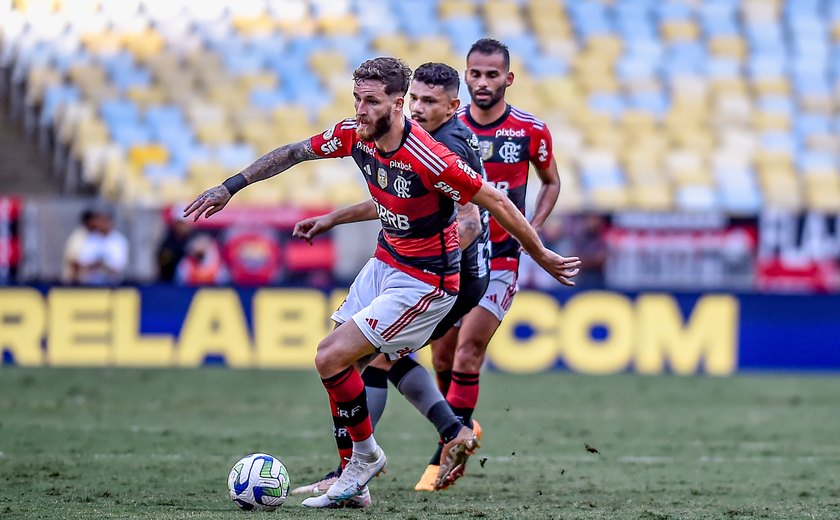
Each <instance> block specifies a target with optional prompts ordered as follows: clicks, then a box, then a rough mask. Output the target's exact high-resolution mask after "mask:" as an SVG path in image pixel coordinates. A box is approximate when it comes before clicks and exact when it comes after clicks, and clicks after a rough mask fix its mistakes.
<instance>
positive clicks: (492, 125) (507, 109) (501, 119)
mask: <svg viewBox="0 0 840 520" xmlns="http://www.w3.org/2000/svg"><path fill="white" fill-rule="evenodd" d="M471 106H472V103H470V104H469V105H467V110H466V112H465V114H466V116H467V121H469V122H470V126H472V127H473V128H477V129H479V130H487V129H489V128H495V127H497V126H499V125H500V124H502V123H503V122H504V121H505V119H507V116H508V115H509V114H510V105H508V104H507V103H505V111H504V113H503V114H502V115H501V117H499V119H497V120H495V121H493V122H492V123H488V124H486V125H480V124H478V123H476V122H475V119H473V118H472V114H470V107H471Z"/></svg>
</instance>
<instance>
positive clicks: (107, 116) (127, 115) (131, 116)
mask: <svg viewBox="0 0 840 520" xmlns="http://www.w3.org/2000/svg"><path fill="white" fill-rule="evenodd" d="M99 111H100V113H101V114H102V119H104V120H105V123H106V124H107V125H108V127H109V128H114V127H118V126H122V125H132V124H135V125H136V124H138V121H139V120H140V111H139V110H138V108H137V105H135V104H134V103H133V102H131V101H129V100H127V99H117V100H113V101H105V102H103V103H102V105H100V107H99Z"/></svg>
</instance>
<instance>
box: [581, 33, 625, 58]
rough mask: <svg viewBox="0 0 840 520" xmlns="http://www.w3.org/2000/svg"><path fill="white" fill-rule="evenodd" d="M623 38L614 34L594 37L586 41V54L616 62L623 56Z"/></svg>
mask: <svg viewBox="0 0 840 520" xmlns="http://www.w3.org/2000/svg"><path fill="white" fill-rule="evenodd" d="M621 48H622V43H621V38H619V37H618V36H616V35H614V34H601V35H597V36H592V37H591V38H589V39H588V40H587V41H586V52H588V53H590V54H592V55H594V56H598V57H603V58H604V59H605V60H607V61H609V62H613V61H615V59H616V58H618V56H620V55H621Z"/></svg>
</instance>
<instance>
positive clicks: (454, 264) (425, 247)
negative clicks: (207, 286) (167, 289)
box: [184, 57, 580, 507]
mask: <svg viewBox="0 0 840 520" xmlns="http://www.w3.org/2000/svg"><path fill="white" fill-rule="evenodd" d="M410 76H411V70H410V69H409V68H408V67H407V66H406V65H405V63H404V62H402V61H401V60H398V59H395V58H386V57H383V58H376V59H374V60H369V61H366V62H365V63H363V64H362V65H361V66H360V67H359V68H358V69H356V70H355V71H354V73H353V79H354V88H353V96H354V98H355V108H356V117H355V119H345V120H344V121H341V122H339V123H337V124H336V125H335V126H334V127H332V128H330V129H328V130H327V131H326V132H324V133H323V134H319V135H316V136H313V137H312V138H310V139H307V140H304V141H300V142H297V143H292V144H289V145H285V146H281V147H280V148H277V149H276V150H273V151H271V152H269V153H267V154H266V155H264V156H263V157H261V158H259V159H257V161H255V162H254V163H253V164H251V165H249V166H248V167H246V168H245V169H244V170H243V171H242V172H240V173H238V174H236V175H234V176H233V177H230V178H229V179H227V180H225V181H224V182H223V183H222V184H221V185H219V186H216V187H214V188H211V189H209V190H206V191H205V192H204V193H202V194H201V195H199V196H198V197H197V198H196V200H194V201H193V202H192V203H190V204H189V205H188V206H187V207H186V208H185V209H184V215H185V216H188V215H194V218H195V219H198V218H200V217H201V216H202V215H205V217H209V216H212V215H213V214H215V213H217V212H219V211H221V210H222V209H223V208H224V207H225V205H227V203H228V202H229V201H230V199H231V197H232V196H233V195H234V194H235V193H236V192H237V191H239V190H241V189H243V188H245V187H246V186H248V185H249V184H251V183H253V182H256V181H260V180H265V179H268V178H270V177H273V176H274V175H277V174H279V173H282V172H284V171H286V170H288V169H289V168H291V167H292V166H294V165H295V164H298V163H300V162H303V161H307V160H313V159H318V158H327V157H347V156H350V157H352V158H353V160H354V161H355V162H356V164H357V166H358V167H359V169H360V170H361V171H362V173H363V176H364V178H365V180H366V182H367V185H368V189H369V191H370V193H371V197H372V198H373V200H374V203H375V207H376V210H377V214H378V216H379V219H380V220H381V222H382V228H383V229H382V232H381V233H380V237H379V241H378V245H377V248H376V252H375V254H374V258H372V259H371V260H370V261H369V262H368V263H367V265H365V267H364V268H363V269H362V271H361V272H360V273H359V275H358V276H357V277H356V281H354V283H353V285H352V286H351V288H350V294H349V295H348V297H347V300H346V301H345V303H344V304H343V305H342V306H341V307H340V308H339V309H338V310H337V311H336V312H335V313H334V314H333V320H334V321H335V322H336V323H338V326H337V327H336V328H335V330H333V332H331V333H330V334H328V335H327V337H326V338H324V339H323V340H322V341H321V342H320V344H319V345H318V350H317V353H316V356H315V367H316V368H317V370H318V373H319V375H320V376H321V379H322V382H323V384H324V387H325V388H326V390H327V394H328V396H329V401H330V408H331V411H332V415H333V423H334V424H335V425H336V426H341V427H344V428H346V429H347V431H348V433H349V435H350V438H351V439H352V443H353V445H352V454H351V456H350V460H349V462H348V463H347V465H346V466H345V468H344V470H343V472H342V474H341V476H340V477H339V478H338V480H336V481H335V482H334V483H333V484H332V485H331V486H330V488H329V489H328V490H327V492H326V494H325V497H326V499H327V500H326V501H323V500H319V501H316V503H311V502H310V504H311V505H312V506H313V507H336V506H340V505H341V504H342V503H345V502H346V501H348V500H353V499H358V498H359V497H363V496H364V495H368V494H369V491H368V487H367V484H368V482H370V480H372V479H373V477H375V476H376V475H378V474H379V473H380V472H381V471H382V470H383V469H384V467H385V463H386V457H385V453H384V452H383V450H382V448H380V446H379V445H378V443H377V442H376V440H375V438H374V436H373V429H372V426H371V421H370V416H369V413H368V407H367V398H366V396H365V390H364V383H363V382H362V378H361V376H360V375H359V372H358V371H357V369H356V367H355V365H356V364H357V363H361V364H364V363H365V362H366V361H368V360H369V359H370V358H371V357H373V356H375V355H377V354H379V353H384V354H386V355H387V356H388V357H389V358H397V357H401V356H404V355H407V354H409V353H410V352H412V351H413V350H416V349H418V348H420V347H422V346H423V344H425V342H426V339H427V338H428V337H429V335H430V334H431V332H432V330H433V329H434V327H435V325H436V324H437V323H438V322H439V321H440V320H441V319H442V318H443V317H444V316H445V315H446V313H447V312H448V311H449V309H450V308H451V307H452V305H453V304H454V303H455V299H456V295H457V292H458V288H459V268H460V265H459V261H460V249H459V245H458V229H457V223H456V222H455V208H454V203H455V202H456V201H457V202H461V203H467V202H470V201H473V202H475V203H476V204H478V205H480V206H483V207H486V208H487V209H488V210H489V211H490V213H491V214H492V215H493V216H494V217H495V218H496V219H497V221H499V222H500V223H501V224H502V225H503V226H504V227H505V228H506V229H507V230H508V231H510V232H511V233H512V234H513V235H514V236H515V237H516V238H517V239H518V240H519V241H520V243H522V246H523V247H524V248H525V250H526V251H527V252H528V253H529V254H530V255H531V256H532V257H534V259H535V261H536V262H537V264H538V265H540V266H541V267H543V268H544V269H545V270H546V271H547V272H549V273H550V274H551V275H552V276H553V277H554V278H556V279H557V280H558V281H560V282H561V283H564V284H567V285H573V282H571V281H570V280H569V278H570V277H572V276H574V275H575V274H577V271H578V266H579V265H580V261H579V260H578V259H577V258H563V257H561V256H559V255H557V254H555V253H554V252H552V251H550V250H548V249H547V248H545V247H544V246H543V245H542V243H541V242H540V239H539V237H538V236H537V234H536V232H535V231H534V230H533V228H531V226H530V225H529V224H528V222H527V221H526V220H525V218H524V217H523V216H522V214H521V213H520V212H519V211H518V210H517V209H516V207H515V206H513V204H511V203H510V201H509V200H508V199H507V197H505V196H504V194H502V193H500V192H499V191H498V190H496V189H495V188H493V187H492V186H490V185H488V184H486V183H483V182H482V180H481V178H480V176H479V175H478V174H477V173H476V172H475V171H474V170H473V169H472V168H470V167H469V166H468V165H467V164H465V163H464V162H463V161H461V160H460V159H459V158H458V157H457V156H455V155H454V154H453V153H452V152H450V151H449V150H447V149H446V148H445V147H444V146H443V145H441V144H440V143H438V142H436V141H435V140H434V139H432V138H431V137H430V136H429V135H428V134H427V133H426V132H425V131H424V130H423V129H422V128H420V127H419V126H418V125H416V124H413V123H411V122H410V121H409V120H408V119H407V118H406V117H405V116H404V114H403V105H404V103H405V94H406V91H407V90H408V82H409V78H410ZM454 426H455V427H457V429H458V431H457V433H456V432H454V428H453V433H452V434H451V435H450V439H449V441H448V442H447V449H450V448H451V449H452V450H455V452H457V453H458V454H459V457H457V458H456V460H465V459H466V456H467V455H469V453H470V452H471V451H472V450H473V449H474V448H475V446H476V440H475V437H474V435H473V433H472V431H471V430H470V429H469V428H466V427H463V426H461V425H460V424H456V425H454ZM449 469H450V470H451V469H452V468H449ZM443 470H444V467H443V466H441V471H443ZM315 498H319V497H312V499H315ZM312 499H307V501H310V500H312ZM305 502H306V501H305ZM368 502H369V500H368ZM310 504H307V505H310Z"/></svg>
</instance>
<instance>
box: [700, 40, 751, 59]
mask: <svg viewBox="0 0 840 520" xmlns="http://www.w3.org/2000/svg"><path fill="white" fill-rule="evenodd" d="M709 49H710V50H711V51H712V54H713V55H715V56H720V57H722V58H732V59H736V60H738V61H741V60H743V59H744V56H745V55H746V53H747V46H746V44H745V43H744V40H743V39H741V38H740V37H739V36H734V35H733V36H715V37H713V38H711V39H710V40H709Z"/></svg>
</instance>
